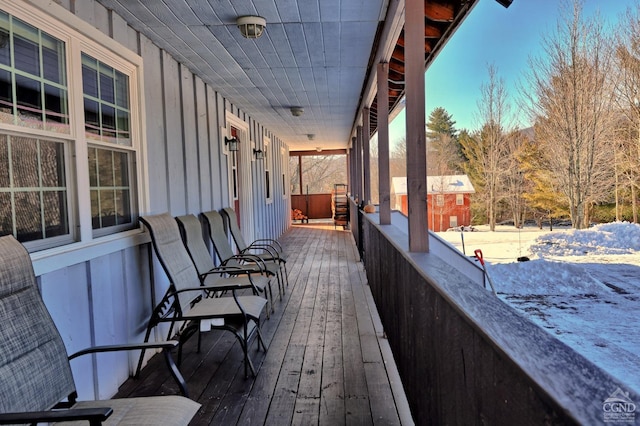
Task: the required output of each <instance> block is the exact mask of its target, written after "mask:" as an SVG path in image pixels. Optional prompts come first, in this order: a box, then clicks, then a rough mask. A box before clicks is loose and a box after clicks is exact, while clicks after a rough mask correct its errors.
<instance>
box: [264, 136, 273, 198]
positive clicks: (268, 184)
mask: <svg viewBox="0 0 640 426" xmlns="http://www.w3.org/2000/svg"><path fill="white" fill-rule="evenodd" d="M262 150H263V154H264V158H263V162H264V198H265V200H266V203H267V204H271V203H273V172H272V169H273V164H272V160H271V151H272V150H271V138H268V137H266V136H265V137H264V138H262Z"/></svg>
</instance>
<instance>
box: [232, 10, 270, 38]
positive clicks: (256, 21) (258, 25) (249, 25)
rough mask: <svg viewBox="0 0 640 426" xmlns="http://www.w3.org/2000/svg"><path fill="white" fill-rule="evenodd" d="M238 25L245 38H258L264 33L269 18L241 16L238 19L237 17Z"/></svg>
mask: <svg viewBox="0 0 640 426" xmlns="http://www.w3.org/2000/svg"><path fill="white" fill-rule="evenodd" d="M236 25H237V26H238V28H239V29H240V34H242V36H243V37H244V38H258V37H260V36H261V35H262V33H264V29H265V27H266V26H267V20H266V19H264V18H263V17H262V16H253V15H246V16H239V17H238V19H236Z"/></svg>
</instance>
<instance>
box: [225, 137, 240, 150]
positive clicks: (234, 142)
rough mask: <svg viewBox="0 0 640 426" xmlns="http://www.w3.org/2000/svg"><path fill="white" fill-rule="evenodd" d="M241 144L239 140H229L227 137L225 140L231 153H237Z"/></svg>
mask: <svg viewBox="0 0 640 426" xmlns="http://www.w3.org/2000/svg"><path fill="white" fill-rule="evenodd" d="M239 143H240V141H239V140H238V139H237V138H231V139H229V138H228V137H226V136H225V138H224V144H225V145H226V146H227V149H228V150H229V151H231V152H235V151H237V150H238V147H239V146H238V144H239Z"/></svg>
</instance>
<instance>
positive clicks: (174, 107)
mask: <svg viewBox="0 0 640 426" xmlns="http://www.w3.org/2000/svg"><path fill="white" fill-rule="evenodd" d="M16 1H19V2H21V1H22V0H16ZM28 3H30V4H31V5H33V6H35V7H36V8H39V9H40V10H43V11H45V13H49V12H50V11H52V10H54V9H55V10H54V12H55V13H53V12H52V14H51V15H50V16H52V15H55V16H57V17H59V18H60V17H61V18H60V19H62V20H64V21H65V23H66V24H68V25H70V26H76V24H78V22H79V20H78V19H77V18H80V20H81V21H83V23H84V24H89V25H90V27H91V28H89V27H88V26H87V25H80V24H78V25H79V26H84V28H83V31H85V32H87V31H88V32H90V34H85V35H87V36H89V37H90V38H91V39H93V40H96V43H100V42H105V41H104V40H108V39H113V40H115V41H116V42H118V43H120V44H121V45H122V46H121V48H122V49H128V50H129V51H131V52H134V53H135V54H136V55H139V56H140V57H141V58H142V64H143V67H142V76H141V81H142V82H143V87H142V90H141V97H142V99H141V103H142V106H143V117H142V118H143V123H144V125H143V130H142V135H143V149H142V150H141V152H140V155H139V158H138V161H140V162H142V163H143V164H144V167H142V168H143V170H144V174H143V177H142V182H138V184H139V186H140V187H141V188H142V192H141V194H140V200H139V202H140V206H141V207H140V210H141V214H156V213H162V212H170V213H171V214H172V215H174V216H177V215H182V214H188V213H193V214H195V215H197V214H198V213H200V212H202V211H207V210H212V209H216V210H218V209H221V208H223V207H227V206H229V205H230V202H231V200H230V195H229V176H228V173H229V170H228V163H227V155H225V154H224V152H223V151H224V150H223V145H224V141H223V139H221V138H222V137H223V136H224V135H222V134H221V129H225V128H227V126H228V118H229V115H231V116H233V117H234V120H236V121H237V122H239V123H243V125H244V126H245V127H246V129H247V134H248V135H250V136H249V137H250V138H251V141H250V142H251V143H247V144H245V147H244V149H245V150H244V151H243V154H242V155H243V156H244V160H245V162H244V169H243V176H240V178H241V179H242V182H243V184H244V185H245V187H247V188H253V190H252V191H245V196H246V197H247V198H245V199H244V200H243V205H244V206H246V207H247V208H246V209H244V210H243V212H242V213H243V220H242V224H243V226H244V227H245V228H246V229H244V230H243V232H244V233H245V234H246V235H247V236H248V237H252V236H253V237H256V238H258V237H260V238H277V237H279V236H280V235H281V234H282V233H283V232H285V231H286V230H287V228H288V226H289V222H290V221H289V213H288V212H289V205H290V202H289V198H288V195H289V188H284V189H283V188H282V186H283V182H282V173H287V175H286V176H287V179H285V182H284V184H285V185H288V170H287V169H288V157H287V156H285V155H281V152H285V153H287V154H288V148H287V147H286V145H284V144H283V142H282V141H281V140H280V139H279V138H278V137H277V134H275V133H273V130H272V129H265V128H264V126H262V125H261V124H260V123H258V122H256V121H254V120H252V119H251V117H248V116H247V115H246V114H244V113H243V112H242V111H240V110H238V109H237V107H235V106H234V105H233V100H229V99H225V98H223V97H222V96H221V95H220V94H218V93H217V92H216V88H215V87H211V86H210V85H208V84H206V83H205V81H204V79H203V78H202V76H199V75H197V74H195V73H194V72H193V70H190V69H188V68H187V67H185V66H184V65H182V64H180V63H178V62H177V61H176V60H175V59H174V58H173V57H172V56H170V55H169V54H168V53H167V52H166V51H163V50H161V49H160V48H158V47H157V46H156V45H154V44H153V43H152V42H151V41H150V40H149V39H148V38H147V37H145V36H144V35H142V34H140V33H138V32H136V31H135V30H133V29H132V28H131V27H130V26H129V25H127V22H126V20H125V19H124V18H123V17H121V16H118V15H117V14H116V13H114V12H112V11H109V10H107V9H106V8H105V7H104V6H102V5H101V4H99V3H97V2H96V1H94V0H82V1H71V0H56V3H57V4H56V3H51V4H49V3H48V2H47V3H44V4H43V2H39V1H36V0H31V1H29V2H28ZM74 15H75V16H74ZM51 19H54V18H51ZM108 42H109V43H112V41H108ZM264 135H266V136H268V137H269V138H270V140H271V146H270V151H271V152H270V154H271V173H272V193H273V198H272V199H273V201H272V202H270V203H267V201H266V198H265V188H264V165H263V164H261V163H260V161H259V160H255V159H254V157H253V151H252V148H253V147H256V146H258V147H262V146H263V142H262V138H263V136H264ZM283 193H284V194H286V197H284V196H282V194H283ZM125 234H126V237H125V236H119V235H115V236H114V235H112V236H109V237H106V238H103V239H95V240H93V241H91V242H90V243H89V244H86V246H83V245H82V243H80V244H75V245H74V247H76V246H78V245H79V246H80V248H79V249H77V250H76V249H75V248H74V249H69V248H65V247H62V248H57V249H54V250H50V251H45V252H39V253H35V254H34V255H33V259H34V268H35V271H36V274H37V275H38V282H39V285H40V288H41V291H42V294H43V297H44V299H45V303H46V304H47V307H48V308H49V310H50V311H51V314H52V317H53V318H54V321H55V322H56V324H57V325H58V327H59V329H60V331H61V334H62V336H63V339H64V341H65V344H66V346H67V350H68V352H69V353H72V352H74V351H77V350H80V349H82V348H84V347H87V346H90V345H94V344H112V343H125V342H136V341H141V340H142V339H143V336H144V332H145V327H146V323H147V320H148V318H149V315H150V313H151V310H152V306H153V302H155V301H157V300H159V299H160V298H161V297H162V296H163V294H164V292H165V290H166V288H167V287H168V282H167V279H166V277H165V276H164V273H163V271H162V269H161V267H160V265H159V263H158V261H157V260H156V259H154V260H153V271H150V270H149V251H150V245H149V239H148V237H146V236H145V235H144V234H140V233H137V232H135V231H133V232H132V231H130V232H128V233H125ZM123 235H124V234H123ZM151 276H153V281H154V282H153V283H152V282H151ZM164 330H166V328H164V329H163V330H162V331H158V332H157V333H155V334H156V335H157V337H161V338H162V337H165V336H164ZM161 334H162V336H160V335H161ZM136 356H137V353H133V354H120V353H117V354H104V355H99V356H98V358H97V361H96V359H95V358H94V357H91V356H86V357H82V358H80V359H76V360H74V361H73V362H72V368H73V371H74V376H75V379H76V383H77V387H78V393H79V395H80V399H92V398H108V397H110V396H112V395H113V394H115V392H116V391H117V389H118V386H119V385H120V384H121V383H122V382H124V380H126V378H127V377H128V376H129V374H130V373H131V372H132V371H133V370H134V368H135V365H136V362H137V359H136Z"/></svg>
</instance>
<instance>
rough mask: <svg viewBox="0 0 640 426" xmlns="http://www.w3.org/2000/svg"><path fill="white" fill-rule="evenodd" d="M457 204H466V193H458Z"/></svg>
mask: <svg viewBox="0 0 640 426" xmlns="http://www.w3.org/2000/svg"><path fill="white" fill-rule="evenodd" d="M456 206H464V194H460V193H458V194H456Z"/></svg>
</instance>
